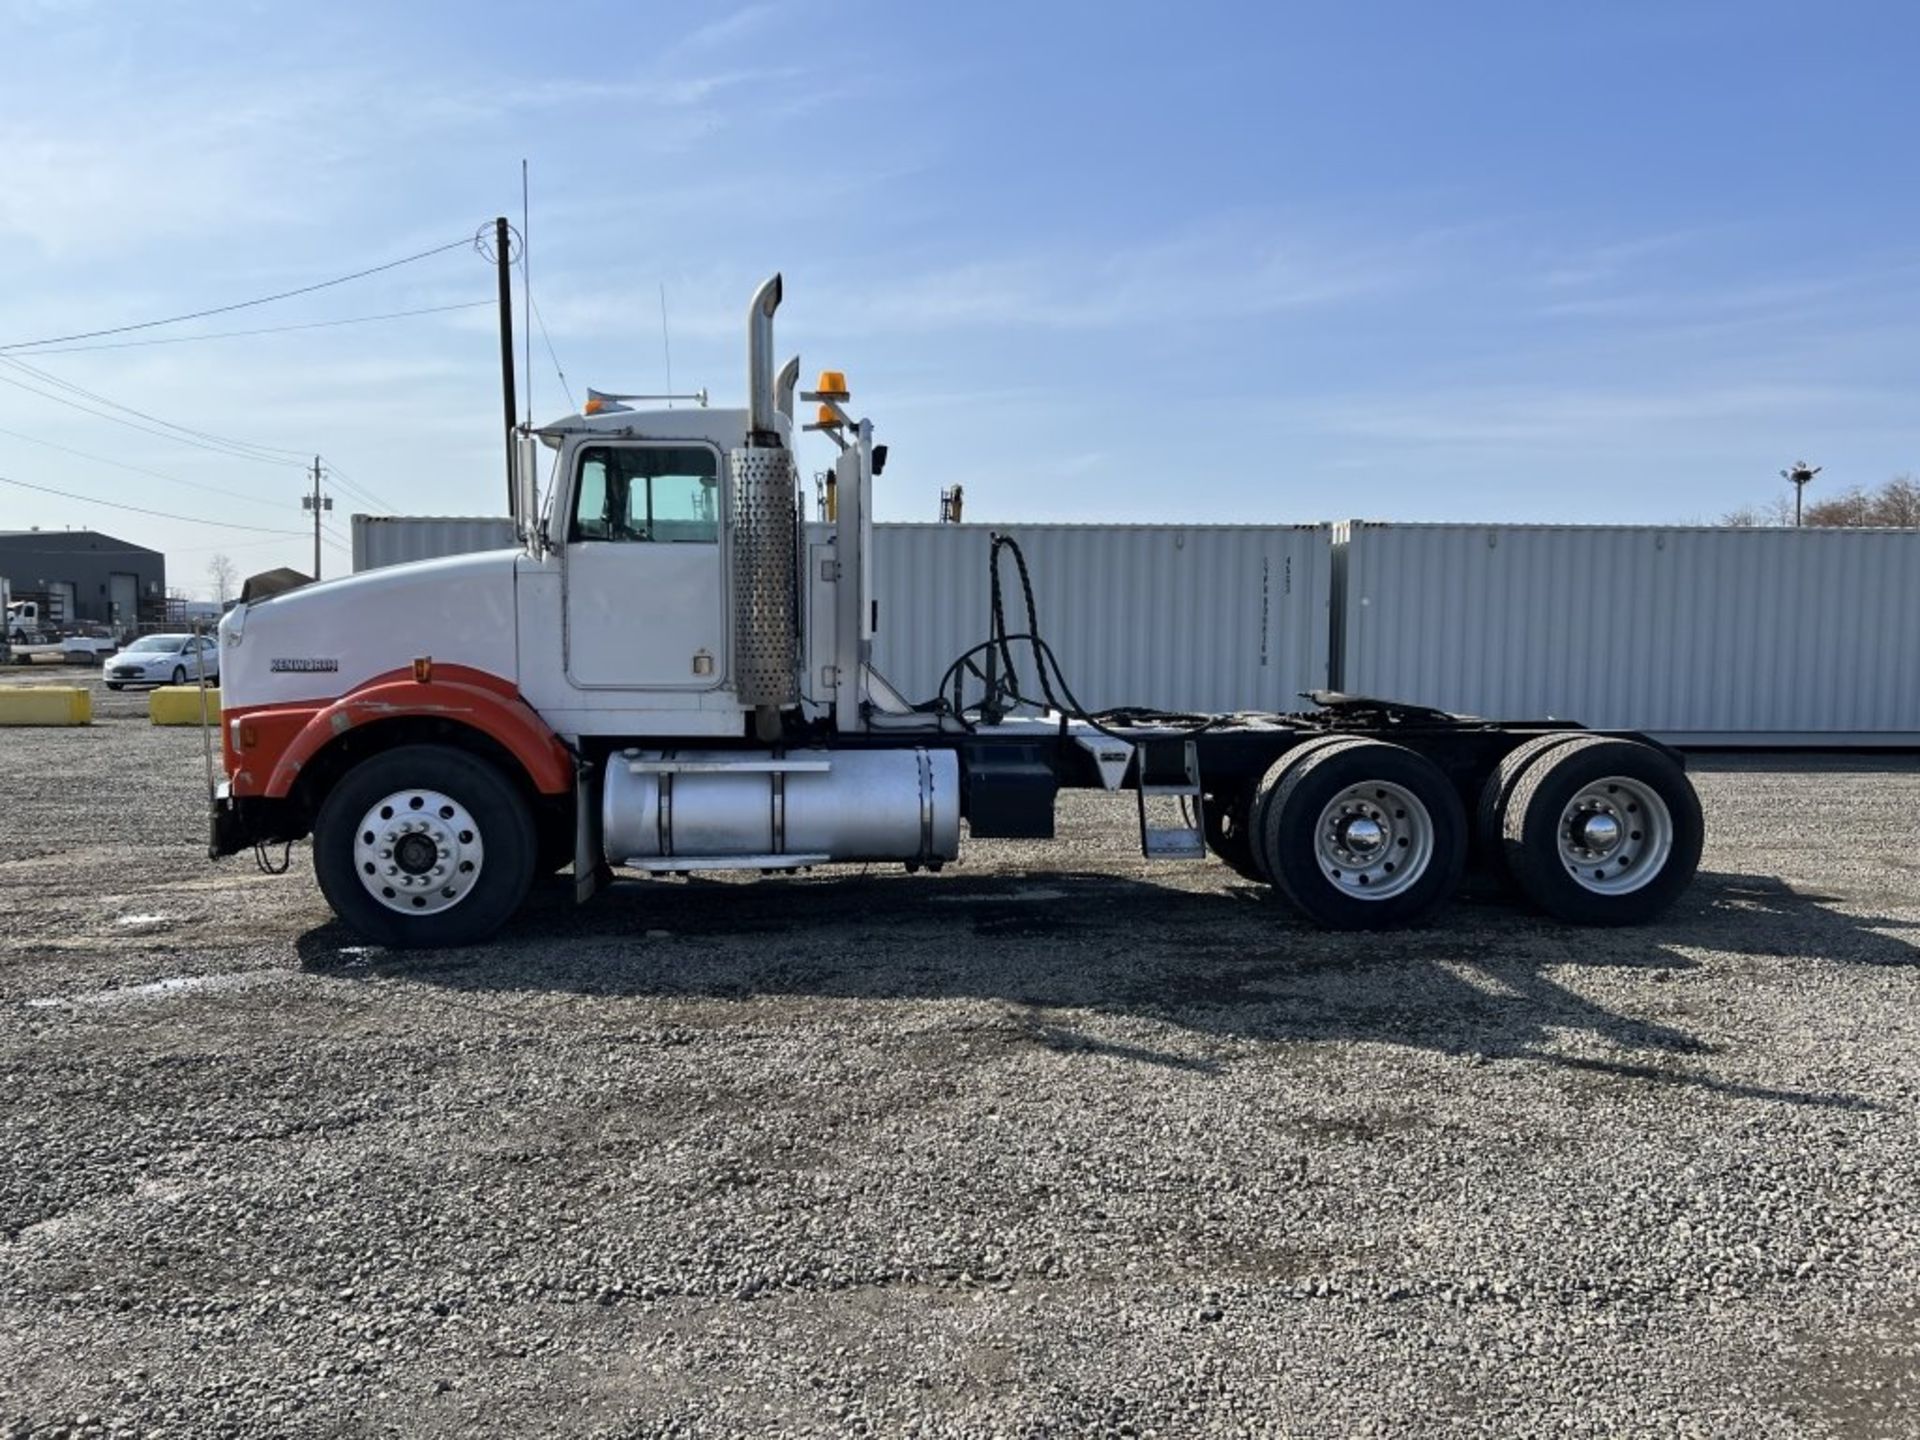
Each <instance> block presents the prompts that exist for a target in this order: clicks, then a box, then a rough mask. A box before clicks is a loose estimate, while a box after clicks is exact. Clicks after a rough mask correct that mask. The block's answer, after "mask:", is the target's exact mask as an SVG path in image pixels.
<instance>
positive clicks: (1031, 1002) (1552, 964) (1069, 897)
mask: <svg viewBox="0 0 1920 1440" xmlns="http://www.w3.org/2000/svg"><path fill="white" fill-rule="evenodd" d="M570 886H571V881H570V880H568V879H562V880H558V881H554V882H550V883H549V884H548V885H547V886H546V887H543V888H542V889H541V890H540V891H539V892H538V893H536V895H535V896H534V897H533V899H532V900H531V901H530V902H529V904H528V906H527V908H526V910H525V911H524V912H523V913H522V915H521V916H520V917H519V918H518V919H517V920H516V921H515V922H514V924H513V925H511V926H510V927H509V928H508V929H507V930H506V931H504V932H502V934H501V935H500V936H499V937H498V938H497V939H496V940H495V941H494V942H492V943H490V944H488V945H485V946H477V947H474V948H472V949H467V950H460V951H387V950H369V949H367V947H365V946H363V945H361V944H360V943H359V942H358V941H357V940H356V939H355V937H353V936H352V934H351V933H350V932H348V931H347V930H345V929H344V927H342V926H340V925H338V924H327V925H323V926H320V927H318V928H316V929H314V930H311V931H309V932H307V933H306V934H305V935H302V936H301V937H300V938H299V940H298V942H297V948H298V952H299V955H300V958H301V962H302V966H303V968H304V969H306V970H307V971H308V972H309V973H311V974H317V975H325V976H329V977H335V978H340V979H368V978H382V979H389V980H391V979H404V980H408V981H411V982H414V983H419V984H425V985H433V986H440V987H444V988H447V989H451V990H457V991H467V992H521V993H524V992H528V991H547V992H554V993H569V994H576V995H581V996H589V997H596V998H601V999H611V1000H619V999H624V998H632V999H637V1000H644V999H648V998H678V999H686V998H705V999H715V1000H744V999H748V998H753V997H767V996H791V997H798V998H809V999H819V1000H853V1001H861V1000H899V999H922V1000H927V999H931V1000H938V999H974V1000H987V1001H997V1002H1001V1003H1003V1004H1004V1005H1005V1006H1006V1007H1007V1008H1006V1012H1005V1015H1004V1017H1003V1018H1004V1024H1003V1025H1002V1027H1001V1028H1002V1029H1003V1031H1004V1038H1005V1039H1006V1040H1007V1042H1008V1043H1013V1044H1029V1045H1037V1046H1041V1047H1044V1048H1046V1049H1049V1050H1055V1051H1059V1052H1062V1053H1074V1054H1089V1055H1106V1056H1115V1057H1120V1058H1125V1059H1128V1060H1132V1061H1137V1062H1139V1063H1142V1064H1152V1065H1165V1066H1172V1067H1177V1068H1180V1069H1187V1070H1197V1071H1213V1070H1217V1069H1220V1068H1222V1066H1223V1065H1224V1064H1225V1063H1228V1062H1227V1061H1223V1060H1221V1059H1219V1058H1217V1057H1216V1056H1213V1055H1209V1054H1207V1053H1205V1052H1206V1049H1207V1047H1205V1046H1204V1045H1201V1046H1198V1047H1186V1048H1182V1047H1178V1046H1176V1047H1170V1048H1167V1049H1163V1050H1162V1049H1153V1048H1150V1047H1146V1046H1141V1045H1137V1044H1131V1043H1128V1044H1119V1043H1116V1042H1115V1041H1114V1040H1113V1039H1112V1038H1111V1037H1110V1036H1101V1035H1095V1034H1093V1033H1090V1032H1089V1031H1087V1030H1083V1029H1081V1028H1078V1027H1077V1026H1076V1025H1075V1023H1074V1022H1075V1017H1076V1015H1079V1016H1084V1015H1087V1014H1092V1015H1096V1016H1099V1015H1105V1016H1121V1017H1138V1018H1142V1019H1148V1020H1152V1021H1155V1022H1160V1023H1164V1024H1167V1025H1171V1026H1175V1027H1178V1028H1179V1029H1181V1030H1184V1031H1187V1032H1191V1033H1192V1034H1193V1035H1194V1036H1198V1037H1207V1036H1214V1037H1222V1038H1228V1039H1234V1040H1255V1041H1266V1042H1274V1043H1287V1042H1313V1041H1329V1040H1341V1041H1375V1042H1380V1043H1385V1044H1392V1045H1403V1046H1411V1047H1416V1048H1421V1049H1427V1050H1433V1051H1437V1052H1441V1053H1445V1054H1450V1055H1458V1056H1463V1057H1466V1058H1468V1059H1470V1060H1530V1061H1537V1062H1539V1063H1542V1064H1545V1065H1550V1066H1555V1067H1559V1068H1562V1069H1565V1070H1568V1071H1573V1072H1585V1073H1588V1074H1591V1075H1593V1076H1595V1077H1596V1078H1601V1079H1604V1078H1609V1077H1610V1078H1612V1079H1614V1080H1619V1081H1632V1082H1644V1083H1648V1084H1663V1085H1674V1086H1682V1087H1689V1088H1695V1089H1699V1090H1704V1091H1711V1092H1716V1093H1721V1094H1726V1095H1730V1096H1734V1097H1738V1098H1747V1099H1755V1100H1767V1101H1776V1102H1782V1103H1788V1104H1795V1105H1813V1106H1828V1107H1839V1108H1850V1109H1868V1108H1873V1107H1871V1106H1869V1105H1868V1104H1867V1102H1865V1101H1863V1100H1860V1099H1858V1098H1857V1097H1854V1096H1850V1095H1844V1094H1830V1093H1815V1092H1806V1091H1797V1090H1788V1089H1775V1088H1770V1087H1766V1086H1758V1085H1751V1084H1746V1083H1742V1082H1738V1081H1734V1080H1729V1079H1723V1078H1720V1077H1718V1076H1716V1075H1714V1074H1713V1073H1712V1067H1711V1063H1710V1057H1711V1056H1712V1055H1713V1054H1715V1053H1716V1048H1717V1047H1715V1046H1713V1045H1710V1044H1707V1043H1706V1042H1704V1041H1702V1040H1700V1039H1699V1038H1697V1037H1696V1036H1695V1035H1694V1034H1693V1033H1691V1031H1690V1029H1689V1028H1688V1025H1689V1021H1690V1019H1691V1018H1692V1017H1695V1016H1707V1015H1712V1014H1715V1013H1716V1012H1717V1011H1718V1009H1719V1008H1720V1003H1721V1002H1720V998H1719V995H1718V993H1717V992H1719V991H1720V990H1721V989H1722V988H1723V987H1726V986H1731V985H1737V984H1739V983H1741V978H1742V976H1743V974H1745V973H1747V972H1751V971H1754V970H1757V969H1759V968H1760V967H1764V966H1766V965H1767V964H1768V963H1769V962H1771V961H1775V960H1782V959H1786V958H1788V957H1794V958H1799V959H1804V958H1805V957H1809V956H1812V957H1818V958H1820V959H1823V960H1827V961H1830V962H1833V963H1839V964H1857V965H1875V966H1887V965H1903V966H1904V965H1915V964H1920V950H1916V948H1915V947H1914V946H1912V945H1910V944H1908V943H1907V942H1905V941H1904V940H1901V939H1898V938H1896V937H1894V936H1891V935H1888V934H1885V933H1882V931H1881V930H1880V929H1878V928H1876V927H1877V926H1890V925H1893V924H1895V923H1899V922H1894V921H1890V920H1880V919H1878V918H1877V917H1876V918H1860V917H1855V916H1850V915H1847V914H1844V913H1842V912H1840V911H1838V910H1836V909H1834V908H1832V897H1828V896H1823V895H1815V894H1806V893H1800V892H1796V891H1794V890H1792V889H1791V888H1790V887H1788V886H1787V885H1785V884H1784V883H1782V882H1780V881H1779V880H1776V879H1772V878H1770V877H1764V876H1755V875H1738V874H1710V873H1703V874H1702V875H1701V876H1700V877H1699V879H1698V881H1697V882H1696V883H1695V885H1694V887H1693V889H1692V890H1691V891H1690V892H1689V894H1688V896H1687V897H1686V898H1685V899H1684V900H1683V901H1682V902H1681V904H1680V905H1679V906H1677V907H1676V908H1675V910H1674V911H1673V912H1671V913H1670V914H1669V915H1668V916H1667V917H1666V918H1665V919H1663V920H1662V921H1660V922H1659V923H1657V924H1654V925H1650V926H1646V927H1642V928H1637V929H1622V930H1586V929H1577V928H1573V927H1568V926H1563V925H1559V924H1555V923H1552V922H1549V921H1545V920H1542V919H1540V918H1539V917H1537V916H1533V915H1530V914H1527V913H1525V912H1522V911H1519V910H1516V909H1513V908H1511V907H1509V906H1506V905H1504V904H1499V903H1491V902H1486V901H1482V902H1478V903H1476V902H1472V901H1462V902H1460V903H1457V904H1456V905H1455V906H1454V907H1453V908H1452V909H1451V910H1449V911H1448V912H1447V914H1446V915H1445V916H1444V917H1443V918H1442V920H1441V921H1440V922H1439V923H1438V924H1436V925H1435V926H1434V927H1432V928H1429V929H1423V930H1411V931H1395V932H1387V933H1362V934H1339V933H1331V932H1327V931H1322V930H1318V929H1315V928H1312V927H1311V926H1308V925H1307V924H1305V923H1304V922H1302V921H1301V920H1299V919H1298V918H1297V917H1296V916H1295V915H1293V913H1292V912H1291V911H1290V910H1289V909H1287V907H1286V906H1285V905H1284V904H1283V903H1282V902H1280V901H1278V900H1277V899H1276V898H1275V897H1274V896H1273V895H1272V894H1271V892H1269V891H1268V890H1267V889H1266V888H1265V887H1263V886H1254V885H1250V884H1249V885H1242V884H1240V883H1238V882H1232V883H1229V884H1226V885H1224V886H1220V887H1217V888H1212V889H1206V890H1189V889H1179V888H1173V887H1168V886H1163V885H1159V884H1154V883H1151V882H1148V881H1144V880H1139V879H1134V878H1130V877H1126V876H1119V875H1115V874H1113V873H1112V872H1110V871H1108V872H1089V873H1075V872H1068V873H1049V874H1045V875H1034V876H1023V875H1011V876H1009V875H986V876H980V875H976V876H960V875H954V874H951V873H949V874H948V875H944V876H941V877H938V878H936V879H928V878H914V877H908V876H904V875H894V874H890V875H885V876H879V875H871V874H868V875H837V876H832V877H829V878H821V879H797V880H796V879H771V880H765V881H762V882H759V883H745V884H743V883H739V882H736V881H711V880H692V881H653V882H642V883H639V884H634V885H626V886H616V887H614V888H613V889H612V890H611V891H609V892H607V893H605V894H602V895H600V896H598V897H596V899H595V900H594V901H593V902H592V903H591V904H590V905H588V906H586V907H575V906H574V905H573V904H572V903H571V898H570ZM1702 954H1705V955H1706V956H1707V957H1708V959H1707V961H1706V963H1705V964H1703V963H1702V961H1701V960H1700V959H1697V958H1695V957H1696V956H1698V955H1702ZM1567 967H1573V972H1574V973H1573V974H1572V975H1568V974H1567ZM1634 971H1639V972H1644V974H1643V975H1642V976H1641V977H1640V978H1639V979H1638V980H1637V981H1636V980H1635V979H1634V978H1633V977H1632V976H1631V975H1630V974H1620V973H1616V972H1634ZM1583 972H1584V973H1585V974H1586V975H1590V976H1591V978H1592V981H1593V983H1592V984H1581V983H1580V981H1581V978H1582V975H1583ZM1609 977H1611V978H1609ZM1575 985H1579V987H1580V988H1577V989H1576V988H1574V986H1575ZM1653 987H1659V988H1657V989H1655V988H1653ZM1583 990H1586V991H1592V992H1600V993H1609V994H1616V995H1617V994H1621V993H1622V992H1623V991H1624V992H1626V993H1627V994H1628V995H1630V996H1631V1000H1632V1005H1633V1010H1632V1012H1630V1011H1629V1010H1628V1009H1627V1008H1625V1007H1624V1006H1618V1005H1617V1006H1616V1008H1610V1006H1609V1005H1608V1004H1607V1003H1603V1002H1602V1001H1601V1000H1600V999H1597V998H1595V996H1594V994H1591V993H1582V991H1583ZM635 1018H636V1022H637V1023H646V1022H644V1021H641V1020H640V1017H639V1016H638V1015H636V1017H635ZM1569 1036H1572V1037H1574V1038H1573V1039H1572V1041H1571V1045H1569V1041H1568V1037H1569ZM1595 1042H1599V1043H1598V1044H1596V1043H1595ZM1196 1048H1197V1049H1198V1050H1199V1051H1200V1052H1201V1053H1198V1054H1195V1053H1191V1052H1192V1050H1193V1049H1196ZM1569 1049H1573V1050H1577V1051H1579V1052H1581V1053H1568V1050H1569ZM1703 1062H1705V1063H1703Z"/></svg>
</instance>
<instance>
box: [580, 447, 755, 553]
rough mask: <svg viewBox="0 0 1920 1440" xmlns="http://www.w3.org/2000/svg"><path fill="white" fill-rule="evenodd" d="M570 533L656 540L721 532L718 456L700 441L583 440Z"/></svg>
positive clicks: (694, 540) (698, 539) (687, 540)
mask: <svg viewBox="0 0 1920 1440" xmlns="http://www.w3.org/2000/svg"><path fill="white" fill-rule="evenodd" d="M578 477H579V478H578V482H577V483H576V484H575V486H574V504H573V523H572V525H571V526H570V527H569V529H568V539H569V540H575V541H591V540H612V541H625V542H628V543H635V542H638V543H646V544H655V545H673V544H709V545H710V544H713V543H714V542H716V541H717V540H718V539H719V538H720V475H719V461H718V457H717V456H716V455H715V454H714V453H713V451H711V450H708V449H705V448H703V447H699V446H668V445H657V446H656V445H647V446H641V445H589V446H587V447H586V448H585V449H583V450H582V451H581V452H580V459H579V470H578Z"/></svg>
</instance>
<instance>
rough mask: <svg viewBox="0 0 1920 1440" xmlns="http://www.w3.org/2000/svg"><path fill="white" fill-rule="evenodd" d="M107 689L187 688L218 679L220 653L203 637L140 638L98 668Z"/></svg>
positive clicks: (143, 636) (148, 636) (165, 636)
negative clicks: (130, 686) (141, 687)
mask: <svg viewBox="0 0 1920 1440" xmlns="http://www.w3.org/2000/svg"><path fill="white" fill-rule="evenodd" d="M102 668H103V669H104V670H105V671H106V677H107V688H108V689H109V690H121V689H124V688H125V687H126V686H128V685H191V684H193V683H195V682H196V681H198V680H199V678H200V676H201V675H202V674H205V676H206V678H207V683H208V684H212V683H213V682H214V681H216V680H218V679H219V678H220V650H219V647H218V646H216V645H215V644H214V643H213V639H212V637H210V636H207V635H142V636H141V637H140V638H139V639H138V640H136V641H134V642H133V643H132V644H131V645H129V646H127V648H126V649H124V650H122V651H120V652H119V653H118V654H115V655H109V656H108V657H107V661H106V664H105V665H104V666H103V667H102Z"/></svg>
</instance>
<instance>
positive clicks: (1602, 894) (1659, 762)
mask: <svg viewBox="0 0 1920 1440" xmlns="http://www.w3.org/2000/svg"><path fill="white" fill-rule="evenodd" d="M1532 743H1537V742H1532ZM1527 748H1528V747H1527V746H1522V747H1521V749H1520V750H1516V751H1515V752H1514V755H1513V757H1510V758H1512V759H1514V760H1516V761H1518V762H1519V763H1517V764H1515V765H1513V766H1511V767H1509V766H1502V768H1501V769H1500V770H1497V771H1496V772H1495V774H1494V777H1493V779H1492V780H1489V781H1488V788H1489V790H1492V789H1493V788H1494V787H1495V786H1496V785H1504V787H1505V788H1504V793H1503V794H1500V795H1497V796H1494V797H1492V798H1488V797H1486V796H1483V798H1482V806H1481V808H1482V814H1483V815H1490V816H1491V818H1492V819H1494V820H1496V821H1497V824H1498V831H1497V834H1498V843H1499V850H1498V854H1499V857H1500V859H1501V860H1502V861H1503V862H1504V864H1505V866H1506V870H1507V873H1508V874H1509V875H1510V876H1511V877H1512V880H1513V883H1514V885H1515V887H1516V888H1517V889H1518V890H1519V892H1520V894H1521V896H1522V897H1523V898H1525V899H1526V900H1528V901H1530V902H1531V903H1532V904H1534V905H1535V906H1537V907H1538V908H1539V909H1541V910H1544V911H1545V912H1546V913H1547V914H1549V915H1551V916H1553V917H1554V918H1555V919H1558V920H1566V921H1570V922H1572V923H1573V924H1577V925H1638V924H1644V923H1645V922H1646V921H1648V920H1652V919H1654V918H1655V917H1656V916H1658V915H1660V914H1661V913H1662V912H1664V911H1665V910H1666V909H1667V908H1668V907H1669V906H1670V905H1672V904H1673V902H1674V901H1675V900H1676V899H1678V898H1679V896H1680V893H1681V892H1682V891H1683V890H1685V889H1686V888H1687V886H1688V885H1689V884H1691V883H1692V881H1693V877H1694V874H1695V872H1696V871H1698V870H1699V868H1700V851H1701V846H1702V844H1703V841H1704V839H1705V833H1706V826H1705V823H1704V820H1703V818H1702V816H1701V813H1700V798H1699V796H1698V795H1696V794H1695V793H1694V789H1693V785H1692V783H1691V782H1690V781H1689V780H1688V779H1687V776H1686V772H1685V771H1684V770H1682V769H1681V768H1680V766H1679V765H1678V764H1676V763H1675V762H1674V761H1673V760H1671V759H1670V758H1668V756H1666V755H1665V754H1663V753H1662V752H1661V751H1659V750H1656V749H1654V748H1653V747H1652V746H1651V745H1643V744H1641V743H1640V742H1638V741H1635V740H1621V739H1615V738H1612V737H1609V736H1601V735H1581V734H1573V735H1569V736H1567V737H1564V740H1563V743H1560V744H1556V745H1541V746H1539V748H1538V749H1536V750H1535V752H1534V753H1533V754H1532V755H1530V756H1526V757H1525V758H1524V759H1522V758H1521V757H1522V752H1523V751H1525V750H1526V749H1527Z"/></svg>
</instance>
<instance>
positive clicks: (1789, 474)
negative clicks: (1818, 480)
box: [1780, 460, 1827, 530]
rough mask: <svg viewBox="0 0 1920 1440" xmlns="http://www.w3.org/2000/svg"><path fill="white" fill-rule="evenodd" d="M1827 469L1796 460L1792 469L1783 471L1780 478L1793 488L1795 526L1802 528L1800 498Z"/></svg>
mask: <svg viewBox="0 0 1920 1440" xmlns="http://www.w3.org/2000/svg"><path fill="white" fill-rule="evenodd" d="M1826 468H1827V467H1826V466H1824V465H1809V464H1807V462H1806V461H1804V460H1796V461H1794V462H1793V465H1792V467H1791V468H1789V469H1786V470H1782V471H1781V472H1780V478H1781V479H1782V480H1784V481H1786V482H1787V483H1788V484H1789V485H1791V486H1793V525H1794V528H1795V529H1796V530H1797V529H1799V528H1800V497H1801V496H1802V495H1803V494H1805V493H1806V489H1807V483H1808V482H1809V481H1810V480H1812V479H1813V477H1814V476H1816V475H1818V474H1819V473H1820V472H1821V471H1822V470H1824V469H1826Z"/></svg>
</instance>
